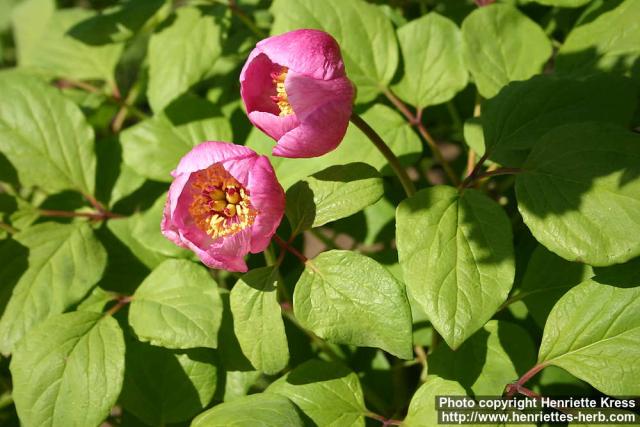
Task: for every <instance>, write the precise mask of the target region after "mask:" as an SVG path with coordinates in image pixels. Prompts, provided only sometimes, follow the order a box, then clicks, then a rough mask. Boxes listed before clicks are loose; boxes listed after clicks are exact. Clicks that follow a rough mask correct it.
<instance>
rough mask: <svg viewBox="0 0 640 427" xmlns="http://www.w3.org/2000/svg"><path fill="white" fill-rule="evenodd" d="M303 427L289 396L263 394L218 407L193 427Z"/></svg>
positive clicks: (193, 424) (207, 413) (201, 417)
mask: <svg viewBox="0 0 640 427" xmlns="http://www.w3.org/2000/svg"><path fill="white" fill-rule="evenodd" d="M231 426H232V427H256V426H260V427H282V426H287V427H303V426H304V423H303V422H302V419H301V418H300V415H298V410H297V409H296V407H295V406H294V405H293V403H291V401H290V400H289V399H287V398H286V397H282V396H280V395H278V394H273V393H259V394H252V395H250V396H245V397H241V398H240V399H236V400H233V401H231V402H225V403H222V404H220V405H217V406H214V407H213V408H212V409H209V410H208V411H206V412H203V413H202V414H200V415H198V416H197V417H196V418H195V419H194V420H193V422H192V423H191V427H231Z"/></svg>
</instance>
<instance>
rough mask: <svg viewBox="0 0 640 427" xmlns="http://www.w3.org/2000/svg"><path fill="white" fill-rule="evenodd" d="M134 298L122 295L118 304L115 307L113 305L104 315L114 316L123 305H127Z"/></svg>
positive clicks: (118, 299)
mask: <svg viewBox="0 0 640 427" xmlns="http://www.w3.org/2000/svg"><path fill="white" fill-rule="evenodd" d="M132 299H133V298H132V297H130V296H128V295H120V296H119V297H118V298H117V301H118V303H117V304H116V305H114V306H113V307H111V308H110V309H109V310H107V311H106V312H105V313H104V315H105V317H106V316H113V315H114V314H116V313H117V312H118V311H120V309H121V308H122V307H124V306H125V305H127V304H129V303H130V302H131V300H132Z"/></svg>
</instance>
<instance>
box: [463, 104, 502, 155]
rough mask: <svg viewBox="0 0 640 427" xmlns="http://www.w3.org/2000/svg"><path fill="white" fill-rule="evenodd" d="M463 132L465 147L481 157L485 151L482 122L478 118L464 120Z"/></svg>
mask: <svg viewBox="0 0 640 427" xmlns="http://www.w3.org/2000/svg"><path fill="white" fill-rule="evenodd" d="M494 99H495V98H494ZM483 117H484V114H483ZM463 132H464V142H466V143H467V145H468V146H469V147H470V148H471V149H472V150H473V151H475V152H476V154H477V155H479V156H483V155H484V153H485V151H486V147H485V141H484V134H483V130H482V120H481V119H480V117H472V118H470V119H468V120H466V121H465V122H464V130H463Z"/></svg>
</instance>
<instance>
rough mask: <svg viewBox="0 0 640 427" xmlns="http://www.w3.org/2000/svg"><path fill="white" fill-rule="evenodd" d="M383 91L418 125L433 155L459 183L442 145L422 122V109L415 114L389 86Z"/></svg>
mask: <svg viewBox="0 0 640 427" xmlns="http://www.w3.org/2000/svg"><path fill="white" fill-rule="evenodd" d="M382 93H384V96H386V97H387V99H388V100H389V101H390V102H391V103H392V104H393V105H395V107H396V108H397V109H398V110H399V111H400V112H401V113H402V115H404V116H405V117H406V119H407V120H408V121H409V123H410V124H411V125H412V126H416V127H417V128H418V132H419V133H420V135H422V137H423V138H424V139H425V141H427V144H428V145H429V148H430V149H431V152H432V153H433V156H434V157H435V158H436V160H437V162H438V163H439V164H440V166H442V169H444V171H445V173H446V174H447V176H448V177H449V179H450V180H451V182H452V183H453V184H454V185H458V183H459V182H460V180H459V179H458V176H457V175H456V174H455V172H454V171H453V169H451V166H450V165H449V162H447V161H446V160H445V158H444V156H443V155H442V151H440V147H439V146H438V143H437V142H436V140H435V139H433V137H432V136H431V134H430V133H429V132H428V131H427V128H425V127H424V125H423V124H422V110H419V111H418V112H417V113H416V114H415V115H414V114H413V113H412V112H411V110H409V108H408V107H407V106H406V105H405V104H404V102H402V101H401V100H400V98H398V97H397V96H395V95H394V93H393V92H391V90H390V89H389V88H384V89H383V91H382Z"/></svg>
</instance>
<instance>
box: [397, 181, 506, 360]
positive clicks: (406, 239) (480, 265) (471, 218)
mask: <svg viewBox="0 0 640 427" xmlns="http://www.w3.org/2000/svg"><path fill="white" fill-rule="evenodd" d="M396 217H397V221H398V222H397V230H396V235H397V239H398V256H399V258H400V265H401V266H402V270H403V272H404V278H405V281H406V283H407V288H408V290H409V292H410V293H411V295H412V296H413V298H415V300H416V301H417V302H418V303H419V304H420V306H421V307H422V309H424V311H425V313H427V316H428V317H429V319H430V320H431V323H432V324H433V326H434V327H435V328H436V330H437V331H438V332H439V333H440V334H441V335H442V336H443V338H444V339H445V340H446V341H447V343H448V344H449V345H450V346H451V347H452V348H454V349H455V348H458V347H459V346H460V344H462V342H464V341H465V340H466V339H467V338H468V337H469V336H471V335H472V334H473V333H474V332H475V331H476V330H478V329H479V328H481V327H482V325H484V324H485V323H486V322H487V320H489V319H490V318H491V316H492V315H493V314H494V313H495V312H496V309H497V308H498V306H499V305H500V304H502V303H503V302H504V300H505V299H506V298H507V295H508V294H509V290H510V289H511V286H512V284H513V275H514V266H513V246H512V243H511V228H510V226H509V219H508V218H507V216H506V215H505V214H504V212H503V211H502V210H501V209H500V206H499V205H497V204H496V203H495V202H493V201H492V200H491V199H489V198H487V197H486V196H484V195H482V194H481V193H479V192H477V191H475V190H467V191H465V192H464V193H463V194H459V193H458V192H457V191H456V190H455V189H453V188H451V187H445V186H437V187H433V188H430V189H427V190H422V191H420V192H418V194H416V195H415V196H413V197H411V198H408V199H407V200H405V201H403V202H402V203H401V204H400V205H399V206H398V212H397V214H396ZM488 289H491V291H490V292H489V291H487V290H488Z"/></svg>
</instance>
